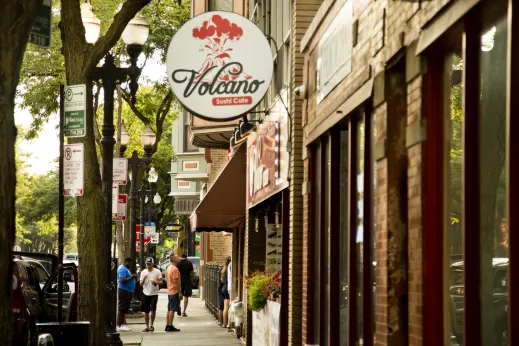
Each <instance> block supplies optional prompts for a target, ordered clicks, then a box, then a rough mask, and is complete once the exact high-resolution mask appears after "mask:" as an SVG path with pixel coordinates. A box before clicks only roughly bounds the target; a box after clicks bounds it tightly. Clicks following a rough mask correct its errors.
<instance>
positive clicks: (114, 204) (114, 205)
mask: <svg viewBox="0 0 519 346" xmlns="http://www.w3.org/2000/svg"><path fill="white" fill-rule="evenodd" d="M117 196H119V185H117V184H115V185H112V217H113V215H114V213H115V212H116V211H117Z"/></svg>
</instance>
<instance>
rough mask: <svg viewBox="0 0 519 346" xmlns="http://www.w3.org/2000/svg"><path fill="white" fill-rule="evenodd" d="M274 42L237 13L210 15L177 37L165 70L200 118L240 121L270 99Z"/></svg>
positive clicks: (191, 23)
mask: <svg viewBox="0 0 519 346" xmlns="http://www.w3.org/2000/svg"><path fill="white" fill-rule="evenodd" d="M272 60H273V57H272V51H271V49H270V45H269V42H268V41H267V39H266V37H265V35H264V34H263V33H262V32H261V30H260V29H259V28H258V27H257V26H256V25H255V24H254V23H252V22H251V21H249V20H248V19H246V18H244V17H242V16H240V15H238V14H236V13H232V12H222V11H213V12H206V13H203V14H201V15H199V16H197V17H194V18H192V19H191V20H190V21H188V22H187V23H185V24H184V25H183V26H182V27H181V28H180V29H179V30H178V31H177V33H176V34H175V36H173V39H172V40H171V43H170V45H169V48H168V54H167V58H166V66H167V73H168V80H169V83H170V85H171V89H172V90H173V93H174V94H175V96H176V97H177V99H178V100H179V101H180V103H182V105H183V106H184V108H185V109H186V110H188V111H190V112H191V113H193V114H195V115H197V116H199V117H200V118H203V119H207V120H211V121H225V120H232V119H236V118H239V117H241V116H242V115H244V114H246V113H247V112H248V111H250V110H251V109H253V108H254V107H256V105H257V104H258V103H260V101H261V100H262V99H263V97H264V96H265V94H266V92H267V90H268V88H269V86H270V82H271V80H272V72H273V68H274V66H273V61H272Z"/></svg>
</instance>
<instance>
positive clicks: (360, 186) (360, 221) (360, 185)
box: [355, 115, 369, 342]
mask: <svg viewBox="0 0 519 346" xmlns="http://www.w3.org/2000/svg"><path fill="white" fill-rule="evenodd" d="M365 138H366V137H365V127H364V115H362V116H360V117H359V122H358V124H357V145H358V147H357V148H358V150H357V177H356V179H357V230H356V239H355V243H356V246H355V249H356V252H357V254H356V258H357V335H358V339H359V342H362V340H363V325H362V323H363V320H364V318H363V316H364V309H363V304H362V303H363V299H362V294H363V291H362V289H363V280H364V278H363V275H364V266H363V261H364V259H363V256H362V252H363V247H364V142H365ZM368 244H369V243H368Z"/></svg>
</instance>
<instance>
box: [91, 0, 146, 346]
mask: <svg viewBox="0 0 519 346" xmlns="http://www.w3.org/2000/svg"><path fill="white" fill-rule="evenodd" d="M81 17H82V20H83V23H84V26H85V38H86V40H87V42H88V43H90V44H94V43H95V42H96V41H97V38H98V36H99V27H100V22H99V19H97V17H96V16H95V15H94V14H93V12H92V6H91V5H90V4H89V3H88V1H87V2H85V3H84V4H83V5H82V6H81ZM148 33H149V27H148V24H147V22H146V20H145V19H144V18H143V17H142V16H140V15H139V14H137V15H136V16H135V17H134V18H133V19H132V20H131V21H130V22H129V23H128V25H127V27H126V28H125V30H124V32H123V35H122V37H123V41H124V43H125V44H126V45H127V52H128V55H129V56H130V62H131V65H130V67H125V68H122V67H117V66H115V64H114V57H113V56H112V55H111V54H110V53H109V54H107V55H106V57H105V62H104V64H103V66H101V67H96V68H94V70H93V72H92V79H93V80H96V81H101V82H102V84H103V89H104V109H103V110H104V119H103V125H102V128H101V134H102V138H101V146H102V149H103V167H102V187H103V200H104V204H105V210H104V218H103V229H104V233H105V258H106V260H107V261H106V314H105V332H106V339H105V345H121V346H122V345H123V343H122V341H121V338H120V337H119V333H117V332H116V325H115V306H116V288H115V287H116V286H115V283H114V282H111V265H112V261H111V260H109V259H110V257H111V256H110V252H111V251H110V250H111V246H112V179H113V172H112V170H113V157H114V153H113V151H114V145H115V139H114V134H115V126H114V91H115V86H116V85H117V83H121V82H125V81H126V80H127V79H128V78H129V79H130V83H129V86H130V93H131V101H132V103H135V95H136V93H137V88H138V84H137V79H138V78H139V76H140V73H141V69H140V68H138V67H137V58H138V57H139V55H140V53H141V51H142V45H143V44H144V43H145V42H146V39H147V38H148Z"/></svg>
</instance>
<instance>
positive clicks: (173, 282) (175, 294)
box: [166, 255, 182, 332]
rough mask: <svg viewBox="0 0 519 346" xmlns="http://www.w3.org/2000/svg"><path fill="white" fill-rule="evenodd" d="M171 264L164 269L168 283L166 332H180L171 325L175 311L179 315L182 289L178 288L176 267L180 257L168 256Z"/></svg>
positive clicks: (178, 277) (178, 275) (178, 276)
mask: <svg viewBox="0 0 519 346" xmlns="http://www.w3.org/2000/svg"><path fill="white" fill-rule="evenodd" d="M169 261H170V262H171V264H170V265H169V267H168V270H167V271H166V281H167V283H168V314H167V315H166V332H180V329H177V328H175V327H174V326H173V318H174V317H175V311H176V312H177V314H178V315H179V316H180V300H181V299H182V291H181V289H180V271H179V270H178V268H177V264H178V262H180V258H178V256H176V255H171V256H170V257H169Z"/></svg>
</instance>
